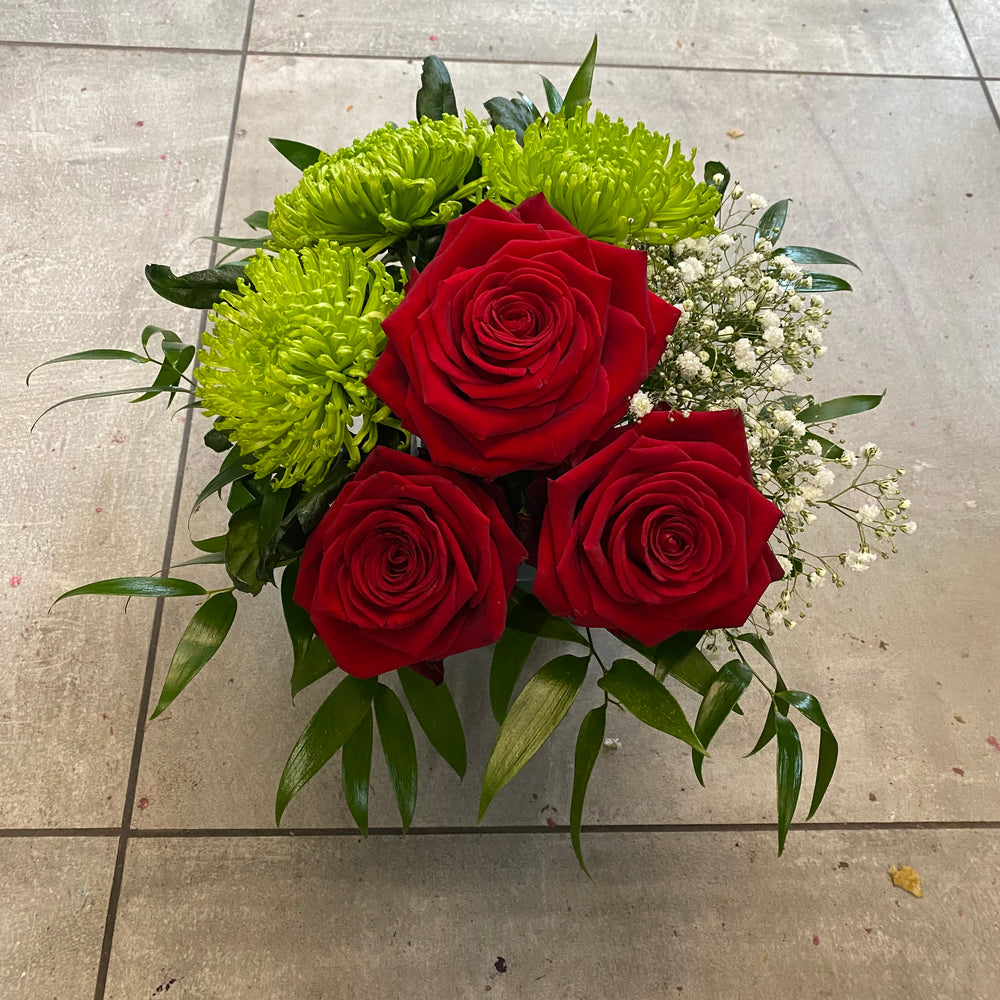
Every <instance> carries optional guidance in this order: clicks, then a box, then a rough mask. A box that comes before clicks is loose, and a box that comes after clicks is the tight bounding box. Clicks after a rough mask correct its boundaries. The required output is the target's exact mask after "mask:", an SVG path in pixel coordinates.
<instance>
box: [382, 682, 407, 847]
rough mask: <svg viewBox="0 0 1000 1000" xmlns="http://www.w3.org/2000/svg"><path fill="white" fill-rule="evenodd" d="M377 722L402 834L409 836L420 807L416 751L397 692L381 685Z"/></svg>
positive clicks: (404, 710)
mask: <svg viewBox="0 0 1000 1000" xmlns="http://www.w3.org/2000/svg"><path fill="white" fill-rule="evenodd" d="M375 721H376V722H377V723H378V735H379V739H381V741H382V751H383V753H384V754H385V763H386V766H387V767H388V768H389V780H390V781H391V782H392V789H393V791H394V792H395V793H396V805H397V806H399V818H400V820H402V823H403V833H406V831H407V830H409V829H410V823H411V822H412V821H413V810H414V809H415V808H416V806H417V748H416V746H415V745H414V742H413V730H412V729H411V728H410V720H409V719H408V718H407V717H406V709H405V708H403V703H402V702H401V701H400V700H399V697H398V696H397V694H396V692H395V691H393V690H392V688H390V687H386V686H385V685H384V684H379V686H378V689H377V690H376V692H375Z"/></svg>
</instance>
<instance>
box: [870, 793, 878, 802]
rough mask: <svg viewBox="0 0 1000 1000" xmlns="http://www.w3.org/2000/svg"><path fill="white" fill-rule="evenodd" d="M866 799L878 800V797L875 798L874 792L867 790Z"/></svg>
mask: <svg viewBox="0 0 1000 1000" xmlns="http://www.w3.org/2000/svg"><path fill="white" fill-rule="evenodd" d="M868 801H869V802H878V799H877V798H875V793H874V792H869V793H868Z"/></svg>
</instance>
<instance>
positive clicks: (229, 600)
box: [150, 590, 236, 719]
mask: <svg viewBox="0 0 1000 1000" xmlns="http://www.w3.org/2000/svg"><path fill="white" fill-rule="evenodd" d="M235 617H236V598H235V597H234V596H233V594H232V591H229V590H226V591H223V592H222V593H221V594H213V595H212V596H211V597H210V598H209V599H208V600H207V601H205V603H204V604H203V605H202V606H201V607H200V608H199V609H198V610H197V611H196V612H195V613H194V617H193V618H192V619H191V621H190V622H188V626H187V628H186V629H184V634H183V635H182V636H181V639H180V642H179V643H177V649H176V650H175V651H174V656H173V659H172V660H171V661H170V668H169V669H168V670H167V677H166V680H165V681H164V682H163V690H162V691H161V692H160V700H159V701H158V702H157V703H156V709H155V710H154V711H153V714H152V715H151V716H150V718H151V719H155V718H156V717H157V716H158V715H159V714H160V713H161V712H162V711H163V710H164V709H165V708H166V707H167V706H168V705H169V704H170V703H171V702H172V701H173V700H174V699H175V698H176V697H177V696H178V695H179V694H180V693H181V691H183V690H184V688H186V687H187V686H188V684H189V683H190V681H192V680H193V679H194V676H195V674H197V673H198V671H199V670H201V668H202V667H203V666H205V664H206V663H208V661H209V660H210V659H211V658H212V657H213V656H215V654H216V652H217V651H218V649H219V647H220V646H221V645H222V643H223V640H224V639H225V638H226V636H227V635H229V629H230V628H231V627H232V624H233V619H234V618H235Z"/></svg>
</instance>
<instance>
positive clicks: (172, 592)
mask: <svg viewBox="0 0 1000 1000" xmlns="http://www.w3.org/2000/svg"><path fill="white" fill-rule="evenodd" d="M207 593H208V591H207V590H205V588H204V587H202V586H199V585H198V584H197V583H192V582H191V581H190V580H175V579H172V578H171V577H168V576H116V577H115V578H114V579H111V580H97V581H96V582H94V583H87V584H84V586H82V587H76V588H74V589H73V590H67V591H66V593H65V594H60V595H59V596H58V597H57V598H56V599H55V600H54V601H53V602H52V604H53V605H56V604H58V603H59V602H60V601H63V600H65V599H66V598H67V597H79V596H80V595H82V594H103V595H104V596H110V597H193V596H195V595H199V594H207Z"/></svg>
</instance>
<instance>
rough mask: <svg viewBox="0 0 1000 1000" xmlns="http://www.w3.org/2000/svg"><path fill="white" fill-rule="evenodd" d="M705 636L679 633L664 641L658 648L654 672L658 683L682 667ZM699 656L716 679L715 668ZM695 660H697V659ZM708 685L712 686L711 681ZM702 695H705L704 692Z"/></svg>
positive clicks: (699, 633) (695, 633) (703, 657)
mask: <svg viewBox="0 0 1000 1000" xmlns="http://www.w3.org/2000/svg"><path fill="white" fill-rule="evenodd" d="M704 634H705V633H704V632H678V633H677V634H676V635H672V636H670V638H669V639H664V640H663V642H661V643H660V644H659V645H658V646H657V647H656V658H655V661H654V662H655V663H656V669H655V670H654V672H653V676H654V677H656V679H657V680H658V681H663V680H665V679H666V677H667V674H673V673H674V671H675V670H676V669H678V668H679V667H680V664H681V661H682V660H684V659H686V658H687V657H688V654H689V653H691V652H692V651H695V647H696V646H697V645H698V643H699V642H701V637H702V636H703V635H704ZM699 656H700V657H701V660H703V661H704V663H705V664H707V665H708V670H710V671H711V677H714V676H715V667H713V666H712V664H711V663H710V662H709V661H708V659H707V657H705V656H704V655H702V654H700V653H699ZM693 659H695V660H697V658H696V657H695V658H693ZM692 669H697V668H692ZM675 676H676V675H675ZM702 676H706V674H705V673H704V672H703V673H702ZM708 683H709V684H711V679H709V680H708ZM701 693H702V694H704V691H702V692H701Z"/></svg>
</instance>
